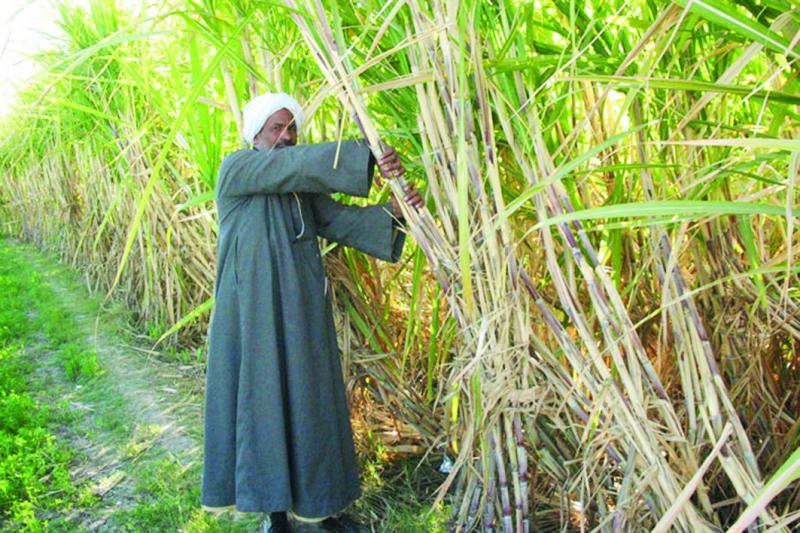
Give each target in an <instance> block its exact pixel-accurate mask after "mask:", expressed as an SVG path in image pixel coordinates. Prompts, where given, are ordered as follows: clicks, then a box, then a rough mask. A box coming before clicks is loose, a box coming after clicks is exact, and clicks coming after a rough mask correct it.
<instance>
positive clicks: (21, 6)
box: [0, 0, 88, 115]
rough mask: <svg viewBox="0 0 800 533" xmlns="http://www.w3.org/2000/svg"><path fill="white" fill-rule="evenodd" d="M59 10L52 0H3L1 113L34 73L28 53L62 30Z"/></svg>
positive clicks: (46, 44)
mask: <svg viewBox="0 0 800 533" xmlns="http://www.w3.org/2000/svg"><path fill="white" fill-rule="evenodd" d="M70 1H73V2H75V1H76V0H70ZM76 3H80V4H81V5H86V4H88V2H87V1H84V0H77V2H76ZM57 13H58V11H57V10H56V8H55V7H54V5H53V2H52V0H0V115H5V114H6V113H7V112H8V111H9V109H10V107H11V103H12V102H13V101H14V98H15V94H16V90H17V88H18V87H20V86H21V85H24V82H25V80H27V79H28V78H30V76H31V75H32V74H33V73H34V64H33V62H32V61H31V60H30V59H28V58H27V57H28V56H29V55H30V54H32V53H35V52H37V51H41V50H43V49H46V48H49V47H51V46H52V42H53V40H54V38H55V37H54V36H56V35H58V33H59V29H58V26H56V24H55V22H54V21H55V17H56V16H57Z"/></svg>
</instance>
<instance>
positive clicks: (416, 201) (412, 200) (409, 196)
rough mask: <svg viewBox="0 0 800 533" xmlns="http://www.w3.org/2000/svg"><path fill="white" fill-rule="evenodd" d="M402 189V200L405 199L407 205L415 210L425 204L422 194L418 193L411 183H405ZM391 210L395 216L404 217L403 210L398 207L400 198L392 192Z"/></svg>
mask: <svg viewBox="0 0 800 533" xmlns="http://www.w3.org/2000/svg"><path fill="white" fill-rule="evenodd" d="M403 191H404V192H405V196H404V197H403V200H405V202H406V203H407V204H408V205H410V206H411V207H413V208H414V209H417V210H419V209H422V208H423V207H424V206H425V200H423V199H422V195H420V194H419V191H418V190H417V189H415V188H414V186H413V185H409V184H408V183H406V186H405V187H404V188H403ZM392 212H393V213H394V216H396V217H397V218H399V219H403V218H404V217H403V211H402V210H401V209H400V200H398V199H397V197H396V196H395V195H394V194H392Z"/></svg>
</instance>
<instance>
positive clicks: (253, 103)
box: [243, 93, 303, 144]
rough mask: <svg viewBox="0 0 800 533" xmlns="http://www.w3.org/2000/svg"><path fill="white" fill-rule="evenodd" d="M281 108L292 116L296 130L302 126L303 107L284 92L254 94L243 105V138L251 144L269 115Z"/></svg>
mask: <svg viewBox="0 0 800 533" xmlns="http://www.w3.org/2000/svg"><path fill="white" fill-rule="evenodd" d="M281 109H286V110H288V111H289V112H290V113H291V114H292V115H293V116H294V122H295V125H296V126H297V131H300V128H301V127H302V126H303V108H301V107H300V104H299V103H298V102H297V100H295V99H294V98H292V97H291V96H289V95H288V94H286V93H266V94H262V95H261V96H256V97H255V98H253V99H252V100H250V101H249V102H247V105H245V106H244V110H243V114H244V132H243V134H244V140H246V141H247V142H249V143H250V144H253V139H255V137H256V135H258V132H259V131H261V128H263V127H264V123H265V122H266V121H267V119H268V118H269V117H271V116H272V114H273V113H275V112H276V111H280V110H281Z"/></svg>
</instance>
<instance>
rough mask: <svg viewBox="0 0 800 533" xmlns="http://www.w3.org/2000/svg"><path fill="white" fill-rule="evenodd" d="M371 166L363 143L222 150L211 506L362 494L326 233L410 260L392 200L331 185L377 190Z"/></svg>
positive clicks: (313, 505) (324, 508) (208, 426)
mask: <svg viewBox="0 0 800 533" xmlns="http://www.w3.org/2000/svg"><path fill="white" fill-rule="evenodd" d="M337 151H338V152H339V153H338V162H337V164H336V168H334V161H335V160H336V159H337ZM373 168H374V159H372V157H371V155H370V152H369V150H368V148H367V147H366V146H365V145H364V144H363V143H360V142H358V141H345V142H343V143H341V146H340V147H339V146H337V143H323V144H317V145H303V146H294V147H286V148H281V149H278V150H272V151H269V152H266V151H256V150H241V151H239V152H235V153H233V154H231V155H230V156H228V157H226V158H225V160H224V161H223V162H222V165H221V167H220V172H219V177H218V181H217V187H216V202H217V210H218V214H219V240H218V245H217V281H216V290H215V292H216V305H215V308H214V313H213V316H212V320H211V328H210V331H209V354H208V370H207V383H206V400H205V441H204V444H205V446H204V448H205V456H204V465H203V486H202V503H203V505H205V506H207V507H226V506H230V505H235V506H236V508H237V509H238V510H240V511H245V512H274V511H288V510H291V511H293V512H295V513H297V514H298V515H300V516H306V517H321V516H327V515H330V514H334V513H336V512H338V511H341V510H342V509H344V508H345V507H346V506H347V505H348V504H349V503H350V502H351V501H353V500H354V499H356V498H358V497H359V495H360V489H359V478H358V470H357V463H356V456H355V451H354V447H353V437H352V432H351V428H350V418H349V413H348V408H347V399H346V396H345V389H344V383H343V380H342V369H341V362H340V354H339V349H338V346H337V343H336V331H335V328H334V322H333V315H332V309H331V300H330V288H329V287H328V284H327V279H326V277H325V271H324V269H323V265H322V261H321V257H320V250H319V244H318V241H317V236H318V235H319V236H322V237H325V238H326V239H330V240H333V241H336V242H339V243H342V244H344V245H347V246H352V247H355V248H357V249H359V250H361V251H363V252H365V253H368V254H370V255H373V256H375V257H378V258H381V259H384V260H387V261H396V260H397V259H398V258H399V256H400V252H401V251H402V247H403V241H404V237H403V233H402V232H399V231H397V228H396V227H395V226H394V221H393V218H392V217H391V215H390V208H389V204H386V205H376V206H370V207H355V206H344V205H342V204H339V203H337V202H335V201H334V200H333V199H331V198H330V196H329V194H330V193H333V192H341V193H346V194H349V195H355V196H366V195H367V194H368V191H369V188H370V185H371V183H372V172H373Z"/></svg>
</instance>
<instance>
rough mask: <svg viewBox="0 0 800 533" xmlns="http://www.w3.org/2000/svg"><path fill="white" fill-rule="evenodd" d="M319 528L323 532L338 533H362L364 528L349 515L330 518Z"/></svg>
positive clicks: (344, 514) (343, 514)
mask: <svg viewBox="0 0 800 533" xmlns="http://www.w3.org/2000/svg"><path fill="white" fill-rule="evenodd" d="M319 526H320V530H322V531H335V532H336V533H361V528H362V527H363V526H362V525H361V524H359V523H358V522H356V520H355V519H354V518H353V517H352V516H350V515H348V514H347V513H342V514H340V515H338V516H330V517H328V518H326V519H325V520H323V521H322V522H320V524H319Z"/></svg>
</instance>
